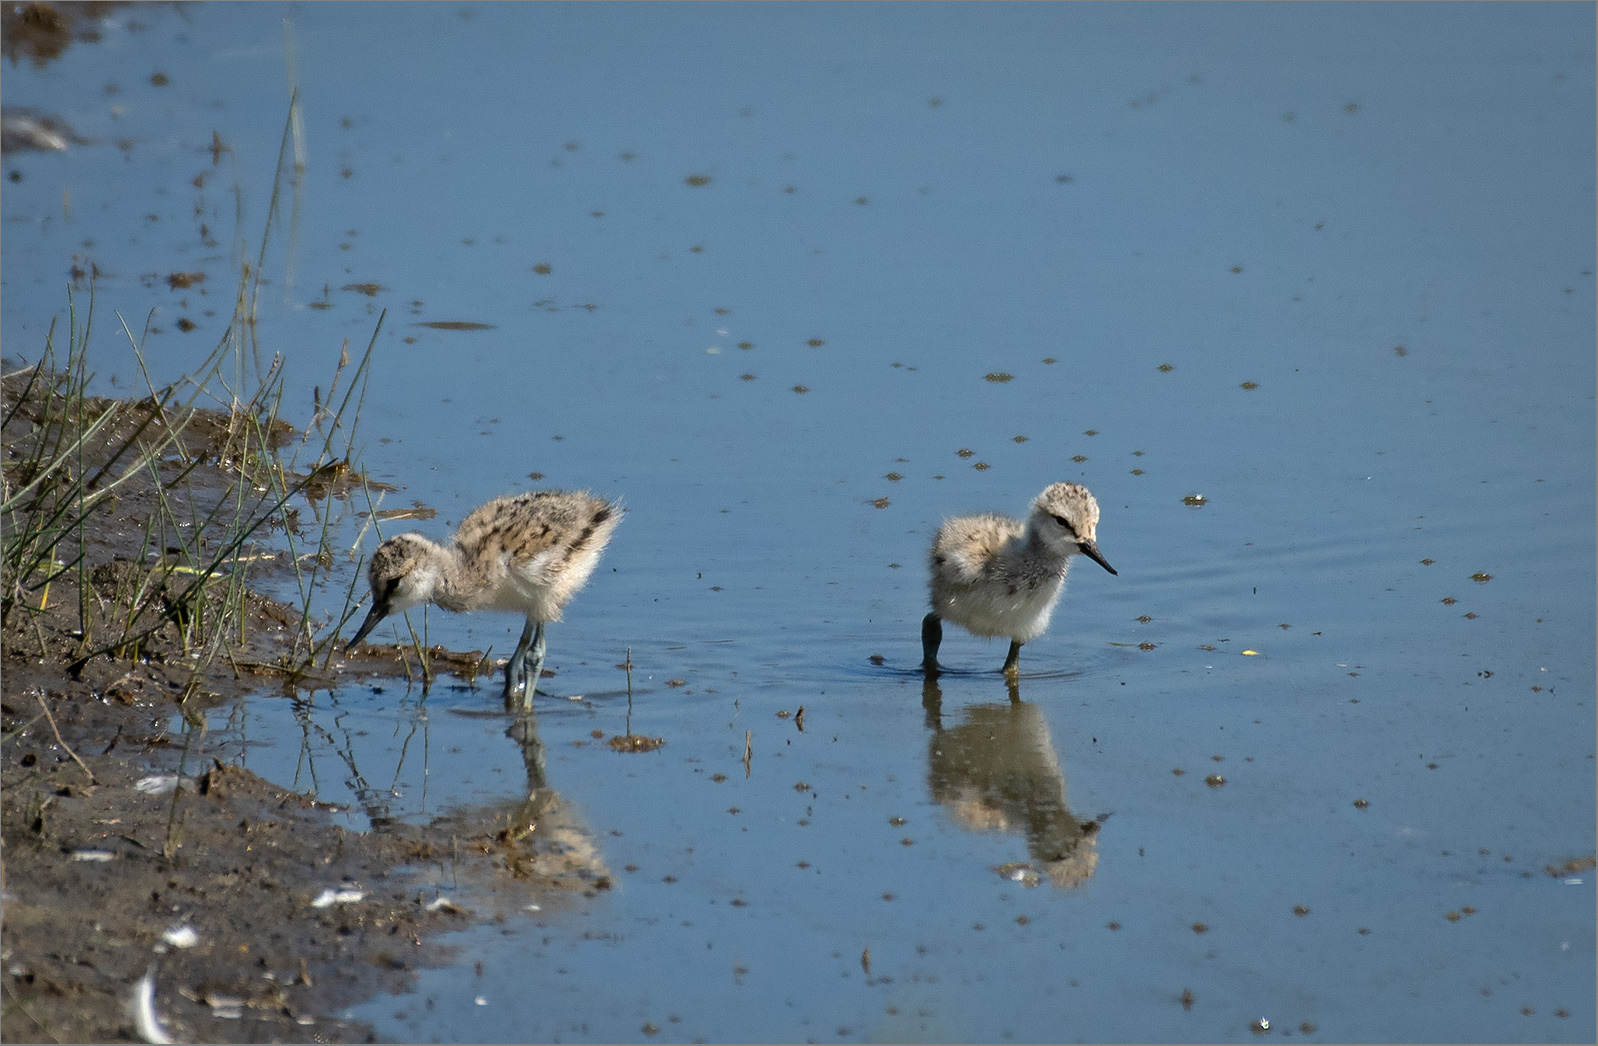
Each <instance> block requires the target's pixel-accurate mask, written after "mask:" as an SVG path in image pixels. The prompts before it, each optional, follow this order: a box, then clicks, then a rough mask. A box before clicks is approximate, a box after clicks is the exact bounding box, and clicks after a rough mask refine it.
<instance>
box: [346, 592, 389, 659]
mask: <svg viewBox="0 0 1598 1046" xmlns="http://www.w3.org/2000/svg"><path fill="white" fill-rule="evenodd" d="M385 617H388V607H387V606H386V605H384V604H383V603H381V602H377V601H373V603H372V609H371V610H369V611H367V614H366V620H365V621H362V622H361V627H360V628H357V629H356V630H355V636H354V638H353V639H351V640H350V641H349V642H348V643H345V644H344V652H345V653H346V654H347V653H349V652H350V651H351V650H352V649H354V647H355V644H356V643H359V642H360V641H361V640H363V639H365V638H366V634H367V633H368V632H370V631H371V630H372V629H374V628H376V627H377V623H378V622H379V621H381V620H383V619H384V618H385Z"/></svg>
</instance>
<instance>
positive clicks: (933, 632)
mask: <svg viewBox="0 0 1598 1046" xmlns="http://www.w3.org/2000/svg"><path fill="white" fill-rule="evenodd" d="M942 643H943V621H942V620H941V619H940V618H939V617H938V615H937V614H928V615H927V616H926V617H924V618H922V619H921V670H922V671H923V672H925V673H926V674H927V675H929V676H935V675H937V674H938V672H939V671H940V669H939V668H938V647H939V645H941V644H942Z"/></svg>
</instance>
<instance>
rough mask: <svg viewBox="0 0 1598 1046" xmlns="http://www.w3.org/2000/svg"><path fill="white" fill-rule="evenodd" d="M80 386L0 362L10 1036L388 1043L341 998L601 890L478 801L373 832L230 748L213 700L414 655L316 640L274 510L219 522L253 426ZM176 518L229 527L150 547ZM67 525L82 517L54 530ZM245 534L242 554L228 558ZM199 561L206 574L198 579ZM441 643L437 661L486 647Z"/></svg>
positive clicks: (356, 674) (306, 695) (387, 988)
mask: <svg viewBox="0 0 1598 1046" xmlns="http://www.w3.org/2000/svg"><path fill="white" fill-rule="evenodd" d="M30 378H37V380H32V381H31V382H30ZM63 388H64V385H63V382H62V380H60V379H56V378H51V377H47V376H37V375H33V374H31V373H29V372H26V371H24V372H22V373H18V372H13V373H10V374H8V375H7V376H6V377H5V379H4V391H5V402H4V413H5V431H4V439H5V450H4V465H5V505H6V518H5V519H4V527H5V529H6V541H7V545H6V551H7V557H6V568H7V570H6V576H5V601H6V603H5V617H4V624H3V633H0V638H3V669H0V690H3V694H0V728H3V738H4V741H3V745H0V834H3V866H0V871H3V888H4V895H3V900H4V908H3V912H4V919H3V923H0V957H3V965H0V984H3V1010H0V1014H3V1029H0V1030H3V1035H4V1038H5V1039H6V1040H8V1041H80V1042H90V1041H117V1040H129V1039H141V1038H142V1039H149V1040H151V1041H160V1040H161V1039H162V1038H163V1037H164V1038H169V1039H172V1040H187V1041H212V1042H265V1041H321V1042H327V1041H369V1040H371V1039H372V1038H373V1034H374V1033H373V1029H372V1028H370V1027H368V1026H365V1025H362V1024H356V1023H349V1022H346V1021H343V1020H341V1019H339V1018H338V1017H337V1014H338V1013H340V1012H341V1011H342V1010H343V1009H344V1008H346V1007H347V1006H349V1005H351V1004H353V1003H355V1002H358V1001H361V1000H364V999H368V998H371V997H373V996H375V995H377V994H378V993H382V992H400V991H404V990H405V989H406V988H407V987H408V986H409V985H410V984H411V982H412V979H413V977H414V975H415V972H416V971H417V970H419V969H421V968H423V967H424V966H426V965H428V964H433V963H439V962H444V961H447V960H448V959H449V958H450V957H451V953H450V951H449V948H448V944H447V937H445V936H444V935H443V932H444V931H448V930H451V929H459V928H462V927H464V926H466V925H468V924H469V923H470V922H472V921H474V920H478V919H489V918H502V917H503V914H502V913H496V912H494V911H493V910H492V909H494V908H496V907H498V908H503V907H504V906H505V905H508V904H512V903H513V902H525V901H527V900H528V899H530V898H539V899H542V900H548V899H549V898H550V897H551V896H552V895H565V896H575V895H577V894H579V893H585V892H586V893H591V892H593V891H596V890H600V889H604V888H605V887H606V885H607V884H606V883H605V882H604V881H597V880H596V878H595V877H594V876H592V875H591V874H589V873H588V872H587V871H586V869H576V868H562V867H561V866H560V861H559V858H558V857H554V856H545V855H541V854H540V853H539V852H538V851H537V850H536V849H535V843H534V840H533V837H532V833H531V832H530V831H524V832H520V833H517V832H512V831H508V830H507V829H506V827H505V826H504V825H502V824H493V823H484V824H471V823H463V822H462V821H461V820H460V819H459V818H455V819H452V820H448V821H444V820H440V821H438V822H436V823H433V824H426V825H407V824H403V823H393V822H389V823H384V824H382V825H380V826H378V827H376V828H374V829H373V830H371V831H363V830H358V829H356V828H351V827H348V826H347V825H348V823H349V822H350V820H351V819H350V817H349V816H348V815H347V814H345V813H341V812H340V811H337V810H334V809H330V808H329V807H328V806H327V805H325V804H322V803H319V802H318V801H317V799H316V797H315V796H312V795H307V794H301V793H297V792H294V791H291V790H288V789H285V788H283V787H280V786H279V785H277V784H274V783H273V782H271V781H267V780H264V779H262V778H261V777H259V776H257V775H255V774H254V773H251V772H250V771H248V770H246V769H242V768H240V767H237V766H234V765H229V764H228V763H226V762H224V761H222V760H219V759H217V758H216V757H214V756H213V755H211V754H210V753H209V751H208V745H207V736H206V732H205V729H204V726H203V724H204V718H205V717H204V714H203V713H204V710H205V709H207V708H213V707H216V706H217V705H220V704H224V703H227V702H233V701H240V700H243V699H245V698H247V697H248V698H250V699H251V700H307V699H314V692H312V691H311V690H309V689H308V688H310V687H316V688H327V687H329V686H332V685H336V684H338V683H339V682H340V681H344V682H355V681H356V680H358V679H361V678H368V677H370V678H376V677H379V676H384V677H387V676H393V675H404V674H405V672H404V668H403V665H402V662H401V659H400V657H399V652H398V651H395V650H393V648H388V649H387V650H383V649H381V648H371V647H363V648H361V649H360V650H359V651H358V652H357V654H358V657H356V658H354V659H350V660H348V661H345V660H344V659H342V658H327V657H322V656H319V655H318V654H317V652H316V649H315V648H314V647H312V648H309V649H307V648H306V643H305V637H307V636H309V635H310V633H311V632H312V631H313V630H312V629H310V628H308V627H307V626H306V624H305V616H304V615H303V614H302V613H300V612H299V611H298V610H296V609H295V608H293V607H291V606H288V605H285V604H281V603H277V602H273V601H272V600H270V599H267V598H264V597H262V596H260V595H258V594H257V593H256V592H255V591H254V590H253V589H252V587H251V584H250V581H251V578H252V577H253V578H259V577H262V576H265V575H266V573H267V572H269V571H273V570H285V569H288V567H287V566H286V564H285V560H286V559H287V557H286V556H285V554H283V553H282V552H272V551H270V548H271V546H272V544H273V541H272V540H271V531H272V527H271V526H270V525H265V526H261V527H260V528H259V529H258V530H256V531H255V532H254V535H253V537H258V538H259V539H260V541H259V542H258V543H255V542H254V541H253V537H252V542H243V541H237V540H236V539H237V537H238V535H240V533H241V528H239V527H238V526H234V525H232V524H235V523H237V522H238V521H237V520H233V519H228V518H226V517H227V513H228V512H229V511H230V508H229V506H232V505H236V504H238V502H237V501H236V500H234V501H230V500H229V499H230V497H233V495H234V494H235V493H236V491H237V484H238V482H239V473H240V469H239V466H238V465H237V462H238V461H239V460H240V456H239V455H238V454H237V453H233V452H230V451H229V450H228V449H227V447H225V446H224V444H226V443H227V441H228V439H229V438H230V436H229V433H235V432H237V430H238V428H239V426H238V419H237V418H234V417H229V416H228V415H227V414H218V413H214V412H205V411H195V412H191V413H188V414H184V415H183V416H182V418H181V419H178V418H177V416H176V413H175V412H172V411H169V410H167V409H165V408H162V407H159V406H157V405H156V404H155V403H154V401H153V400H145V401H105V400H94V399H90V398H86V397H78V398H74V397H72V396H71V395H68V394H63ZM68 391H69V390H68ZM152 415H161V417H160V419H159V421H157V422H152V420H151V419H152ZM97 425H98V427H96V426H97ZM157 430H160V431H167V432H172V433H174V434H175V435H174V438H172V439H163V440H159V441H156V440H155V437H154V436H153V435H152V433H154V432H156V431H157ZM85 431H89V432H91V433H92V434H93V438H91V439H88V440H82V441H80V442H79V444H78V445H76V446H73V447H72V448H71V449H72V450H73V454H72V455H71V460H70V463H69V467H67V468H66V469H65V471H66V472H67V473H68V474H69V475H68V478H67V480H66V481H65V482H63V483H59V484H57V486H56V487H55V488H54V489H53V490H52V489H51V487H50V484H48V483H41V482H39V480H40V477H41V474H42V473H43V472H44V471H46V470H48V469H56V470H58V471H59V470H61V469H62V466H61V465H60V464H59V463H58V462H57V461H56V459H57V458H58V457H59V456H60V448H61V444H60V434H61V433H62V432H68V433H71V432H78V433H82V432H85ZM152 441H155V443H156V445H158V448H159V449H158V452H157V453H154V454H147V453H146V452H147V451H148V450H149V448H150V447H151V446H152ZM233 449H234V451H236V450H237V448H236V447H235V448H233ZM80 451H81V453H80ZM118 454H121V455H123V456H124V461H123V462H120V463H119V462H116V461H113V460H112V458H113V456H114V455H118ZM139 454H146V458H145V461H144V466H143V467H142V468H141V469H140V470H138V472H137V473H135V474H133V475H131V476H128V477H127V478H126V479H125V481H124V482H121V483H120V484H119V485H117V486H116V487H115V489H114V491H112V492H111V493H109V494H107V495H106V496H104V497H97V490H98V489H99V487H97V486H96V485H95V484H93V483H92V482H91V480H93V479H94V478H95V477H96V475H97V474H99V473H100V472H101V471H102V470H103V469H106V467H107V466H108V465H109V466H110V467H109V470H108V471H106V472H105V474H104V476H105V477H116V476H121V475H122V472H121V471H120V470H121V468H122V467H123V466H124V465H125V464H126V458H127V456H130V455H131V456H134V457H136V456H137V455H139ZM179 473H181V482H180V481H178V479H177V478H176V477H177V476H178V474H179ZM158 481H159V482H158ZM110 482H111V480H110V479H107V478H104V477H102V479H101V481H100V485H101V486H104V485H109V484H110ZM86 504H88V505H90V507H91V508H92V509H93V510H92V511H84V512H82V513H81V514H80V515H74V512H76V511H77V510H76V509H75V508H74V505H77V506H83V505H86ZM277 511H278V515H279V516H281V514H282V511H283V509H282V507H281V506H279V507H278V509H277ZM244 515H245V516H248V515H249V511H248V510H246V511H245V513H244ZM41 518H43V519H44V521H45V522H43V523H41V522H40V520H41ZM162 518H170V519H187V520H195V519H204V520H207V521H210V522H211V523H213V524H217V523H219V522H220V523H221V524H224V525H221V526H219V527H218V528H217V529H215V530H213V531H212V533H213V534H215V535H220V536H218V537H209V538H208V537H205V536H199V537H196V539H195V540H194V542H193V544H192V545H188V546H183V545H176V546H172V547H166V548H162V549H160V555H156V549H152V548H151V547H150V546H151V544H152V542H151V540H150V535H151V534H152V533H159V532H160V527H159V526H157V525H154V524H155V523H158V522H159V520H160V519H162ZM262 519H266V517H262ZM60 520H65V521H66V522H67V523H69V524H71V525H70V526H66V527H65V529H64V530H62V531H61V532H60V533H53V532H51V531H50V527H52V526H62V524H61V523H59V522H58V521H60ZM52 521H57V522H52ZM260 521H261V520H257V521H256V522H260ZM266 521H267V522H268V523H270V519H266ZM289 525H292V524H291V523H290V524H289ZM30 541H32V542H33V547H32V550H31V552H30V548H29V547H24V546H27V544H28V542H30ZM155 544H156V545H157V546H159V544H160V543H159V542H156V543H155ZM229 544H236V551H239V552H245V551H247V552H248V553H249V554H248V555H234V556H232V558H231V559H228V560H227V562H226V563H223V562H222V561H223V559H225V558H226V557H223V556H220V555H218V552H217V550H218V548H223V549H224V550H225V548H226V546H228V545H229ZM40 548H42V549H43V552H42V553H41V552H40V551H39V549H40ZM263 550H264V551H263ZM213 556H214V557H216V558H212V557H213ZM202 575H208V577H209V581H210V582H211V583H209V584H207V585H204V586H201V585H196V584H194V582H193V579H195V578H196V577H200V576H202ZM236 575H244V576H236ZM224 582H225V583H224ZM324 626H325V623H324ZM320 631H322V632H323V641H331V639H330V637H328V636H327V634H326V631H325V627H324V629H322V630H320ZM325 649H326V648H325V647H323V648H322V650H323V651H325ZM438 654H439V655H440V656H438V657H436V658H435V659H434V662H435V668H438V667H442V668H444V669H445V670H449V669H450V668H451V667H452V666H454V667H459V668H465V669H467V670H469V669H470V668H471V667H473V666H475V664H476V658H475V657H474V656H471V655H463V656H460V657H452V656H448V655H444V654H443V652H438ZM412 660H413V663H414V654H413V655H412ZM279 694H280V695H281V696H278V695H279ZM263 695H264V696H263ZM363 827H364V826H363ZM445 887H447V888H448V890H447V895H446V889H445ZM507 898H508V900H507ZM557 903H558V902H557ZM517 906H525V905H517ZM147 976H148V982H147V983H148V984H150V985H152V986H153V992H152V993H150V996H149V999H148V1002H149V1005H147V1006H144V1007H140V1006H138V1005H136V1002H137V999H138V996H139V995H140V989H141V981H142V980H143V979H144V978H146V977H147ZM141 1010H142V1012H141Z"/></svg>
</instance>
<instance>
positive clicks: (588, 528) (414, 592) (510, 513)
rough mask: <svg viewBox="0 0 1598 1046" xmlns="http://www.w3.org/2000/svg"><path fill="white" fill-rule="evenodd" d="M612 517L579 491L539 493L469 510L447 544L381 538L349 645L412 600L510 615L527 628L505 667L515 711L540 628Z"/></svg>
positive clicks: (537, 661)
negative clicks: (522, 618)
mask: <svg viewBox="0 0 1598 1046" xmlns="http://www.w3.org/2000/svg"><path fill="white" fill-rule="evenodd" d="M621 511H622V510H621V506H620V505H618V504H615V503H613V502H609V501H606V500H605V499H603V498H599V497H595V496H594V495H592V494H589V493H588V492H587V491H576V492H569V491H563V490H540V491H534V492H532V493H530V494H517V495H515V496H513V497H506V498H495V499H494V500H493V501H490V502H489V503H488V504H486V505H484V506H482V507H481V508H479V509H477V510H475V511H474V512H472V514H471V515H469V516H467V517H466V518H465V519H464V520H462V521H461V525H460V527H459V528H457V529H456V531H455V539H454V541H452V542H451V543H450V545H449V546H448V547H444V546H440V545H436V544H434V543H433V542H431V541H429V540H428V539H427V538H425V537H423V536H422V535H420V534H400V535H397V536H395V537H391V538H389V539H388V540H386V541H384V542H383V543H382V544H381V545H378V546H377V550H376V551H374V552H373V553H372V564H371V567H370V570H369V575H370V580H371V584H372V607H371V610H370V611H368V613H367V615H366V620H365V621H363V622H361V627H360V628H359V629H357V630H356V632H355V638H353V639H351V640H350V642H349V646H350V647H353V646H354V645H355V644H356V643H359V642H360V641H361V640H362V639H365V638H366V635H367V633H369V632H370V631H371V630H372V629H373V628H375V627H376V626H377V623H378V622H379V621H381V620H383V619H384V618H385V617H388V616H389V615H390V614H397V613H399V612H400V611H402V610H409V609H410V608H411V607H414V606H419V605H421V604H422V603H437V604H438V605H439V606H441V607H443V608H444V609H445V610H453V611H457V612H465V611H471V610H519V611H521V612H523V613H525V614H526V615H527V627H526V629H524V630H523V631H522V638H521V642H520V643H518V644H517V646H516V652H515V653H514V654H512V655H511V657H510V660H509V661H508V662H506V664H505V706H506V707H507V708H512V707H515V695H516V692H517V691H518V690H524V693H523V695H522V698H521V706H522V707H523V708H530V707H531V706H532V701H533V692H534V691H535V690H536V689H537V688H538V676H539V673H540V672H541V671H542V670H543V666H544V624H545V623H546V622H549V621H559V620H560V614H561V610H562V609H564V608H565V606H566V603H567V602H568V601H570V599H571V598H572V596H574V595H576V594H577V591H578V589H580V588H582V587H583V582H585V581H587V580H588V575H589V574H592V573H593V571H594V567H595V565H596V564H598V562H599V555H600V553H601V552H603V551H604V550H605V545H606V544H607V543H608V542H609V541H610V535H611V533H612V532H613V531H614V530H615V529H616V524H617V523H620V522H621ZM346 649H348V648H346ZM529 658H530V661H531V663H530V664H529Z"/></svg>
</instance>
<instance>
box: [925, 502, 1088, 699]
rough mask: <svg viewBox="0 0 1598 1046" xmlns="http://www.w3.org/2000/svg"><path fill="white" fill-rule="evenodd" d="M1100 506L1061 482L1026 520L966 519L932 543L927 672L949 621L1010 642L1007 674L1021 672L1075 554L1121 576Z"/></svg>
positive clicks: (945, 529) (933, 664) (953, 521)
mask: <svg viewBox="0 0 1598 1046" xmlns="http://www.w3.org/2000/svg"><path fill="white" fill-rule="evenodd" d="M1098 525H1099V503H1098V502H1097V501H1094V500H1093V495H1092V494H1090V493H1088V489H1087V488H1086V487H1084V486H1081V485H1080V484H1077V483H1055V484H1052V485H1050V486H1049V487H1047V488H1045V489H1044V491H1043V493H1041V494H1039V495H1038V496H1037V499H1036V500H1034V501H1033V502H1032V513H1031V515H1030V516H1028V517H1027V519H1026V522H1024V523H1023V522H1022V521H1021V520H1019V519H1011V518H1009V517H1008V516H995V515H981V516H961V517H959V518H957V519H951V520H949V521H948V522H946V523H944V524H943V526H942V527H940V528H938V536H937V537H935V538H933V540H932V613H930V614H928V615H927V616H926V618H925V619H923V620H922V622H921V650H922V655H923V658H922V662H921V667H922V668H923V669H924V670H925V671H926V672H927V673H928V674H930V675H936V674H937V673H938V671H939V668H938V645H939V644H940V643H941V642H942V641H943V624H942V619H944V618H947V619H948V620H950V621H953V622H954V623H955V624H957V625H961V626H963V627H965V628H966V629H968V630H969V631H970V632H971V633H972V634H973V635H978V636H983V637H986V638H992V637H994V636H1009V637H1010V655H1009V657H1007V658H1005V661H1004V672H1005V674H1006V675H1008V676H1012V677H1014V676H1016V675H1018V674H1019V673H1020V667H1019V662H1020V657H1021V644H1022V643H1025V642H1026V641H1028V640H1029V639H1034V638H1036V637H1037V636H1040V635H1042V634H1043V630H1044V629H1046V628H1048V627H1049V615H1050V614H1052V613H1053V612H1054V604H1056V603H1058V602H1059V601H1060V592H1061V590H1062V589H1063V588H1064V586H1065V573H1066V571H1067V570H1068V569H1070V559H1071V557H1072V556H1074V555H1079V554H1080V555H1084V556H1087V557H1088V558H1090V559H1092V560H1093V561H1094V562H1096V563H1097V564H1098V565H1099V566H1101V567H1103V568H1104V569H1105V570H1108V571H1109V572H1110V573H1112V574H1114V573H1116V570H1115V568H1114V567H1112V566H1110V564H1109V563H1108V562H1107V561H1106V560H1105V558H1104V557H1103V556H1101V555H1100V554H1099V546H1098V544H1097V541H1096V531H1097V529H1098Z"/></svg>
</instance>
